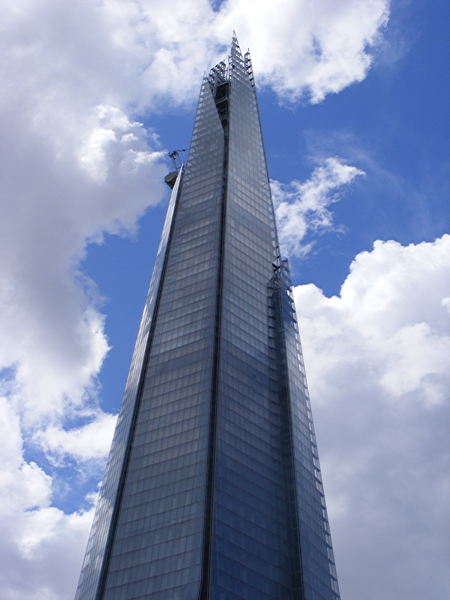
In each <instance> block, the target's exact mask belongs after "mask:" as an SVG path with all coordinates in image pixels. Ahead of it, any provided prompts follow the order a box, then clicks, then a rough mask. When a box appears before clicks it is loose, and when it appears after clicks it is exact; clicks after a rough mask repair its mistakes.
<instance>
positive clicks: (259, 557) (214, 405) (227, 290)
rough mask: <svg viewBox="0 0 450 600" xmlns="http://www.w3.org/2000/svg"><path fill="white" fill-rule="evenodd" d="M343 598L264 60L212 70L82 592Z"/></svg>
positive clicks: (115, 597)
mask: <svg viewBox="0 0 450 600" xmlns="http://www.w3.org/2000/svg"><path fill="white" fill-rule="evenodd" d="M100 598H101V599H107V600H131V599H144V598H148V599H150V598H151V599H155V600H163V599H164V600H233V599H236V600H238V599H247V600H256V599H257V600H259V599H261V600H272V599H273V600H275V599H277V600H290V599H292V600H339V591H338V586H337V580H336V571H335V567H334V558H333V551H332V547H331V538H330V532H329V526H328V519H327V513H326V506H325V500H324V494H323V488H322V482H321V476H320V466H319V461H318V455H317V445H316V441H315V436H314V428H313V423H312V416H311V406H310V402H309V397H308V390H307V386H306V379H305V374H304V366H303V360H302V354H301V347H300V340H299V334H298V325H297V319H296V316H295V308H294V304H293V300H292V293H291V290H290V278H289V269H288V266H287V262H286V261H285V260H282V259H281V257H280V254H279V247H278V242H277V234H276V225H275V219H274V213H273V206H272V200H271V194H270V187H269V181H268V176H267V168H266V161H265V156H264V148H263V142H262V136H261V130H260V123H259V114H258V107H257V102H256V94H255V88H254V82H253V74H252V67H251V62H250V57H249V55H248V54H246V55H245V56H242V54H241V51H240V49H239V46H238V44H237V40H236V39H235V38H234V39H233V42H232V47H231V54H230V57H229V59H228V64H226V63H225V62H222V63H219V64H218V65H217V66H216V67H214V69H212V71H211V73H210V74H209V76H208V77H207V78H205V79H204V81H203V84H202V88H201V92H200V99H199V104H198V108H197V115H196V120H195V125H194V131H193V136H192V142H191V147H190V150H189V157H188V161H187V164H186V167H185V169H184V170H183V169H180V172H179V174H178V178H177V180H176V183H175V186H174V188H173V191H172V196H171V201H170V204H169V209H168V215H167V218H166V223H165V226H164V230H163V236H162V240H161V244H160V248H159V251H158V256H157V260H156V263H155V269H154V273H153V277H152V281H151V284H150V289H149V295H148V298H147V302H146V306H145V309H144V315H143V318H142V322H141V327H140V331H139V334H138V339H137V342H136V347H135V351H134V355H133V359H132V364H131V368H130V374H129V377H128V381H127V386H126V390H125V397H124V401H123V404H122V408H121V412H120V415H119V419H118V424H117V428H116V432H115V436H114V440H113V444H112V449H111V453H110V458H109V461H108V466H107V471H106V475H105V478H104V482H103V485H102V489H101V492H100V498H99V502H98V505H97V510H96V515H95V518H94V524H93V527H92V531H91V536H90V539H89V543H88V548H87V551H86V556H85V560H84V564H83V568H82V572H81V577H80V582H79V585H78V590H77V596H76V599H77V600H88V599H89V600H93V599H100Z"/></svg>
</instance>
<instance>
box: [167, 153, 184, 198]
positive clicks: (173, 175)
mask: <svg viewBox="0 0 450 600" xmlns="http://www.w3.org/2000/svg"><path fill="white" fill-rule="evenodd" d="M182 152H186V148H178V149H177V150H172V152H169V153H168V155H167V156H168V157H169V158H171V159H172V165H173V171H170V173H168V174H167V175H166V176H165V177H164V181H165V182H166V183H167V185H168V186H169V187H170V189H172V188H173V186H174V185H175V181H176V179H177V175H178V171H179V170H180V167H181V153H182Z"/></svg>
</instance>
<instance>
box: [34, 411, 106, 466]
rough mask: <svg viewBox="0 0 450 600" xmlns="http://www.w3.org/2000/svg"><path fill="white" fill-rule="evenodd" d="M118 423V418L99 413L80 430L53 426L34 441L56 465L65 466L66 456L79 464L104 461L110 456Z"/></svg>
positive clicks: (36, 436) (38, 433) (78, 428)
mask: <svg viewBox="0 0 450 600" xmlns="http://www.w3.org/2000/svg"><path fill="white" fill-rule="evenodd" d="M115 424H116V417H115V416H113V415H111V414H108V413H101V412H100V413H99V414H96V415H95V418H94V419H93V420H92V421H90V422H89V423H87V424H86V425H83V426H81V427H74V428H72V429H68V430H67V429H61V428H60V427H56V426H51V427H47V428H46V429H44V430H41V431H38V432H37V433H36V435H35V436H34V442H35V443H36V442H37V443H39V445H40V446H41V447H42V449H43V450H44V451H45V452H46V453H47V454H48V458H49V460H50V461H51V462H54V463H55V464H60V463H64V459H65V458H66V457H67V456H69V457H70V458H71V459H74V460H76V461H80V462H83V461H87V460H102V459H103V458H104V457H105V456H106V455H107V454H108V451H109V447H110V445H111V441H112V436H113V432H114V427H115Z"/></svg>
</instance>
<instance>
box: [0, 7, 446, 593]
mask: <svg viewBox="0 0 450 600" xmlns="http://www.w3.org/2000/svg"><path fill="white" fill-rule="evenodd" d="M337 4H339V6H337ZM446 4H447V3H444V2H443V1H441V0H436V1H434V2H433V3H430V2H425V1H420V0H417V1H416V2H410V1H407V0H405V1H400V0H399V1H394V2H391V3H389V2H388V1H387V0H371V1H370V2H369V1H368V2H361V1H360V0H343V1H342V2H340V3H333V2H331V1H330V0H320V1H319V0H316V1H315V2H312V1H310V0H302V1H298V0H297V1H295V2H294V1H292V2H291V1H289V0H286V2H285V3H284V10H283V11H279V10H278V11H277V10H276V7H275V8H274V7H273V5H272V3H269V2H267V3H266V2H260V3H259V4H258V10H257V11H256V9H255V6H254V3H252V2H249V1H247V2H242V1H241V0H232V1H230V2H224V3H215V4H214V9H215V12H214V11H213V10H212V8H211V6H210V5H209V3H208V2H207V1H206V0H204V1H200V0H198V1H196V2H195V1H194V0H192V1H185V2H183V3H181V2H175V3H172V4H171V5H170V7H169V6H166V5H165V3H163V2H159V1H158V0H147V1H146V0H139V2H135V3H133V2H131V1H130V2H129V1H128V0H108V1H107V2H105V3H103V4H102V5H98V6H97V5H96V6H94V5H91V3H89V2H82V1H79V2H74V3H71V5H70V7H69V8H68V7H67V6H66V7H65V8H64V9H63V8H62V7H61V5H60V3H58V2H56V1H54V0H42V2H40V3H37V4H35V3H33V2H30V1H27V0H20V1H19V2H17V3H16V5H15V6H16V8H14V7H12V6H10V5H9V3H6V2H5V3H4V7H3V11H2V12H3V13H4V15H5V19H4V25H3V28H4V36H3V39H4V42H2V44H5V46H4V48H3V50H2V56H3V58H2V59H1V61H0V62H1V63H2V64H1V70H2V75H3V79H4V80H5V81H6V82H7V83H9V85H7V86H6V87H5V89H6V92H5V93H4V98H3V100H2V101H0V118H1V120H2V124H3V130H4V131H5V135H4V136H3V140H2V142H1V149H2V161H0V162H1V169H2V178H1V179H2V181H3V183H2V184H0V193H1V198H2V200H3V202H2V206H3V209H2V210H3V220H2V224H0V230H1V238H0V239H1V241H0V243H1V244H2V248H3V249H2V252H1V253H0V255H1V256H2V257H3V258H1V259H0V262H1V264H2V269H1V272H2V278H3V285H2V286H1V287H2V290H3V291H2V292H0V305H1V310H0V314H1V315H2V316H0V323H1V328H2V330H3V331H4V339H5V340H6V343H4V345H3V349H2V350H0V375H1V379H0V381H1V383H0V393H1V394H2V395H3V402H2V405H1V407H2V408H1V410H2V414H1V419H0V424H1V429H2V439H3V444H2V449H1V456H2V464H3V465H4V468H3V475H2V477H3V481H4V486H5V490H6V493H5V494H4V500H3V501H1V502H0V521H1V523H2V524H3V529H4V531H5V534H4V536H3V541H2V542H0V550H1V552H2V554H3V555H4V556H5V557H8V558H7V559H6V558H5V560H3V562H2V564H3V567H2V571H3V572H2V573H1V577H2V581H3V584H2V587H3V589H4V590H5V598H8V599H9V598H11V599H12V598H14V599H22V598H23V599H25V598H27V599H29V598H35V599H39V600H42V599H43V600H54V599H56V598H58V599H59V598H71V597H72V595H73V591H74V586H75V584H76V579H77V576H78V572H79V568H80V564H81V560H82V556H83V552H84V547H85V544H86V539H87V535H88V531H89V526H90V520H91V519H92V502H93V500H94V497H93V494H95V491H96V488H97V483H98V481H99V479H100V478H101V475H102V472H103V468H104V461H105V456H106V453H107V450H108V446H109V443H110V438H111V434H112V430H113V426H114V418H115V417H114V415H115V414H116V413H117V410H118V407H119V404H120V400H121V396H122V391H123V386H124V382H125V379H126V376H127V371H128V365H129V360H130V357H131V352H132V348H133V344H134V339H135V335H136V332H137V328H138V324H139V320H140V315H141V311H142V307H143V302H144V298H145V294H146V289H147V285H148V282H149V278H150V275H151V269H152V265H153V259H154V255H155V251H156V247H157V244H158V242H159V235H160V231H161V227H162V222H163V219H164V214H165V207H166V203H167V198H168V190H165V189H164V185H163V183H162V178H163V176H164V174H165V172H166V171H167V169H168V168H169V166H170V164H169V161H168V160H167V156H166V155H167V152H168V151H170V150H172V149H174V148H187V147H188V146H189V139H190V134H191V129H192V124H193V118H194V112H195V104H196V99H197V95H198V91H199V87H200V81H201V77H202V74H203V72H204V71H205V70H207V69H208V68H209V67H210V66H212V65H213V64H214V63H215V62H216V61H217V59H219V58H222V57H223V55H224V54H225V53H226V45H227V44H228V42H229V40H230V38H231V32H232V30H233V29H236V31H237V34H238V38H239V41H240V43H241V45H242V47H243V49H244V50H245V49H246V48H247V46H250V49H251V52H252V57H253V65H254V71H255V77H256V81H257V84H258V98H259V104H260V112H261V120H262V126H263V134H264V139H265V144H266V153H267V160H268V166H269V172H270V176H271V178H272V179H273V189H274V199H275V200H276V204H277V213H278V217H279V225H280V234H281V238H282V240H283V241H284V247H285V249H286V252H287V253H288V254H289V256H290V260H291V270H292V273H293V278H294V285H295V296H296V301H297V308H298V312H299V315H300V322H301V325H302V332H301V333H302V342H303V346H304V353H305V361H306V368H307V374H308V378H309V384H310V388H311V390H310V391H311V397H312V403H313V412H314V417H315V423H316V428H317V433H318V438H319V451H320V453H321V459H322V466H323V471H324V483H325V491H326V494H327V500H328V504H329V512H330V520H331V526H332V533H333V534H334V544H335V554H336V562H337V568H338V575H339V577H340V584H341V591H342V595H343V597H344V598H347V599H348V600H359V598H362V597H364V598H366V599H367V600H372V599H373V600H374V599H375V598H377V599H378V598H383V599H384V600H397V599H398V598H408V600H415V599H416V598H417V599H418V598H423V597H428V598H436V599H438V598H444V597H446V596H448V592H449V591H450V590H449V589H448V587H446V586H447V585H448V584H446V582H445V581H444V578H443V575H442V576H441V574H440V573H443V572H445V567H444V563H443V556H444V547H445V541H444V539H443V536H442V521H443V519H445V516H444V514H445V513H444V511H445V508H444V506H445V497H446V496H445V490H446V489H448V480H446V477H448V476H447V475H446V473H445V471H444V458H443V456H444V453H443V446H444V441H443V440H444V439H445V438H444V436H445V433H444V429H443V425H442V424H443V422H444V417H443V415H444V411H445V410H446V405H447V404H448V384H449V383H450V382H449V367H450V363H449V358H448V357H449V356H450V335H449V322H448V317H449V311H450V238H449V237H448V236H445V234H447V233H449V225H450V209H449V194H448V192H449V190H448V187H449V186H448V153H447V151H448V126H447V121H448V119H447V113H448V110H447V109H448V81H447V79H446V77H445V73H446V70H445V65H444V61H445V59H446V43H445V34H444V27H445V26H446V23H447V22H448V16H449V15H448V13H449V10H448V7H447V6H446ZM169 17H170V19H169ZM374 244H375V245H374ZM108 347H109V351H108ZM55 565H57V568H55ZM380 573H383V577H381V578H380V576H379V574H380Z"/></svg>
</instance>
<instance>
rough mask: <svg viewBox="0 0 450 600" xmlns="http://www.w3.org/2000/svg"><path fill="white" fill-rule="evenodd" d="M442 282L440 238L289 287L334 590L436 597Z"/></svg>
mask: <svg viewBox="0 0 450 600" xmlns="http://www.w3.org/2000/svg"><path fill="white" fill-rule="evenodd" d="M449 284H450V236H449V235H445V236H444V237H442V238H440V239H437V240H436V241H435V242H434V243H430V242H423V243H419V244H417V245H413V244H411V245H409V246H406V247H404V246H401V245H400V244H398V243H397V242H394V241H387V242H382V241H377V242H375V244H374V247H373V250H372V251H370V252H362V253H361V254H358V255H357V256H356V258H355V259H354V261H353V263H352V265H351V268H350V273H349V275H348V276H347V278H346V280H345V282H344V284H343V285H342V288H341V292H340V295H339V296H333V297H331V298H327V297H326V296H324V295H323V293H322V291H321V290H320V289H318V288H317V287H316V286H314V285H312V284H309V285H302V286H297V287H296V288H295V298H296V303H297V309H298V313H299V316H300V324H301V336H302V342H303V347H304V353H305V362H306V370H307V373H308V379H309V384H310V391H311V398H312V403H313V411H314V414H315V416H316V422H317V423H318V424H320V427H318V438H319V451H320V453H321V460H322V466H323V470H324V471H325V473H324V481H325V487H326V490H325V491H326V493H327V499H328V504H329V512H330V520H331V523H332V525H334V527H333V528H332V529H333V531H332V533H333V534H334V536H333V540H334V544H335V553H336V559H337V567H338V575H340V576H341V578H340V583H341V588H342V589H341V591H342V595H343V597H344V598H352V599H353V598H354V599H356V598H367V599H368V600H375V599H376V598H383V599H385V600H396V599H398V598H408V599H409V600H419V599H420V598H424V597H433V598H444V597H445V596H446V590H447V589H448V588H447V581H446V576H445V573H446V565H445V559H444V557H445V556H446V545H447V542H446V539H445V537H444V533H443V532H444V529H445V527H443V523H444V522H446V520H447V517H446V514H447V498H448V492H449V484H450V478H449V477H448V469H447V467H446V462H447V459H446V450H445V447H446V444H447V442H446V438H447V431H446V429H447V426H446V417H445V415H446V414H447V413H448V404H449V400H450V394H449V389H450V327H449V321H450V318H449V317H450V310H449V309H450V301H449V293H450V285H449ZM355 573H358V576H355ZM431 574H432V577H431Z"/></svg>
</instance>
